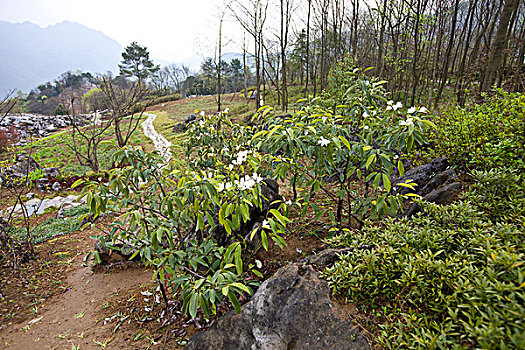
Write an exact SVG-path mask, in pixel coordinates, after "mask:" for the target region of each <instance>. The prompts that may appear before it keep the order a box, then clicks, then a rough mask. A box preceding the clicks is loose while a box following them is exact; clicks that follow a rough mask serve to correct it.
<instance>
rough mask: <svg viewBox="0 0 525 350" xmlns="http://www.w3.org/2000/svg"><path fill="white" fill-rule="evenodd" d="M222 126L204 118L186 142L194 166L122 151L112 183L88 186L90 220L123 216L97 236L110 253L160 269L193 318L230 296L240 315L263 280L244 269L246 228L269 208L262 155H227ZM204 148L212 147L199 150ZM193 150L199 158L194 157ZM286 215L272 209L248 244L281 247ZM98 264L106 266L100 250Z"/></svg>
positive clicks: (160, 275)
mask: <svg viewBox="0 0 525 350" xmlns="http://www.w3.org/2000/svg"><path fill="white" fill-rule="evenodd" d="M217 121H218V119H217V118H214V117H209V118H208V117H205V118H204V119H203V120H201V122H200V123H196V125H195V126H194V127H193V128H192V129H190V131H189V135H188V139H189V140H190V141H189V142H194V144H193V145H189V146H188V149H189V151H188V154H189V156H190V161H189V162H185V161H184V160H180V161H179V163H177V166H176V167H175V168H167V167H163V166H162V164H163V162H164V161H163V159H162V158H161V157H160V156H158V155H157V154H155V153H153V154H151V153H146V152H144V151H142V150H141V149H133V148H124V149H121V150H119V151H117V152H116V153H115V155H114V159H113V162H114V164H117V165H118V164H120V165H122V166H120V167H117V168H115V169H112V170H111V171H110V173H109V181H108V183H107V184H99V183H97V182H88V183H86V186H85V187H84V193H86V194H87V205H88V207H89V208H90V212H91V214H95V215H101V214H102V213H104V212H107V211H109V210H110V208H111V211H113V212H115V213H118V214H119V217H118V219H117V220H115V221H114V222H113V223H112V224H111V225H110V228H109V230H108V231H107V232H105V233H106V234H105V235H101V236H99V237H97V238H98V239H99V240H100V241H101V242H102V243H104V244H105V245H106V246H108V247H109V248H111V249H116V250H125V251H127V252H130V251H131V252H134V253H133V256H132V257H134V256H140V258H141V259H142V261H144V262H145V263H146V265H147V266H151V267H153V268H154V269H155V277H156V279H157V281H158V283H159V284H160V286H161V287H162V289H161V290H162V291H163V293H164V295H165V298H166V299H167V295H166V293H165V292H164V291H165V290H166V288H167V287H171V290H172V291H173V292H174V293H175V294H176V295H175V296H176V297H178V298H181V299H182V300H183V311H185V312H188V313H189V314H190V315H191V316H192V317H195V315H196V313H197V309H198V307H200V308H201V310H202V311H203V312H204V314H205V316H206V317H210V315H211V314H215V312H216V305H217V304H218V303H219V302H221V300H222V299H223V298H224V297H226V298H228V299H229V300H230V302H231V303H232V304H233V306H234V307H235V309H236V310H237V311H239V308H240V304H239V301H238V295H240V294H243V293H251V291H252V290H251V288H250V287H249V285H250V284H252V282H250V279H249V276H250V275H252V273H253V274H255V275H257V276H260V273H259V272H258V271H257V270H255V269H252V267H253V266H251V265H248V267H249V271H245V264H244V263H243V261H242V250H243V247H244V245H245V242H244V240H245V238H246V237H244V236H243V235H241V234H240V233H241V230H240V229H241V227H242V226H243V225H245V224H246V223H247V222H248V221H249V220H250V219H251V217H250V215H251V210H252V208H259V209H260V208H262V206H263V201H264V199H265V198H264V197H263V196H262V194H261V186H262V184H263V178H262V176H260V175H259V174H258V171H259V168H260V167H261V164H260V161H261V157H260V156H259V155H258V154H257V153H256V152H253V151H251V150H243V151H238V152H237V153H236V154H235V155H233V154H231V153H230V151H229V148H228V151H226V150H223V148H224V147H225V145H226V144H227V142H223V140H224V139H223V138H224V135H223V133H224V132H225V131H224V130H226V127H227V126H228V125H227V124H226V123H225V121H226V119H225V118H224V119H222V122H223V123H224V124H223V125H218V124H216V122H217ZM211 126H214V128H213V129H212V128H211ZM241 134H242V131H240V132H239V135H241ZM200 142H202V143H203V144H207V145H210V146H209V147H205V148H202V149H198V148H197V147H196V145H198V144H199V143H200ZM192 150H195V152H196V153H197V155H198V157H197V158H191V156H192ZM277 207H279V205H278V203H277ZM285 209H286V205H285V204H282V205H281V207H280V208H277V209H276V208H273V207H272V208H271V209H270V210H268V212H267V214H266V218H265V220H264V222H263V223H262V225H261V227H260V228H259V229H257V230H253V231H252V232H251V237H249V238H251V239H253V237H254V235H260V239H261V242H262V245H263V247H264V248H265V249H268V241H269V239H272V240H273V241H274V242H275V243H276V244H278V245H280V246H283V245H284V244H285V242H284V240H283V238H282V237H281V234H282V232H284V230H285V227H286V224H287V221H288V218H287V217H286V214H285V212H284V214H283V213H282V212H283V211H284V210H285ZM95 259H96V260H100V257H99V256H98V253H96V252H95Z"/></svg>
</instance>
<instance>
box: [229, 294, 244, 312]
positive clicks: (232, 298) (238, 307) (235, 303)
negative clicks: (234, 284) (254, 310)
mask: <svg viewBox="0 0 525 350" xmlns="http://www.w3.org/2000/svg"><path fill="white" fill-rule="evenodd" d="M228 299H230V301H231V303H232V305H233V308H234V309H235V312H236V313H238V314H239V313H241V304H239V300H238V299H237V297H236V296H235V294H234V293H233V292H232V291H230V292H229V293H228Z"/></svg>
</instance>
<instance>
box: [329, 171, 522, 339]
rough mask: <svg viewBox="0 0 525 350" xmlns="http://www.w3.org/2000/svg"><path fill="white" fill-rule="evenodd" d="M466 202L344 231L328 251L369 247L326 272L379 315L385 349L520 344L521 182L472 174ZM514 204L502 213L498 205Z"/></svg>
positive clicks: (503, 175) (343, 292)
mask: <svg viewBox="0 0 525 350" xmlns="http://www.w3.org/2000/svg"><path fill="white" fill-rule="evenodd" d="M476 178H477V179H478V183H477V184H476V185H475V186H473V187H472V189H471V190H470V191H469V192H468V193H466V194H465V195H464V198H463V200H462V201H460V202H459V203H457V204H452V205H448V206H438V205H435V204H430V203H424V202H422V203H421V205H422V207H423V215H421V216H419V217H416V218H414V219H413V220H412V221H408V220H406V219H403V220H394V219H386V220H385V221H384V223H383V224H384V225H383V226H381V227H378V226H375V227H373V226H367V228H366V229H365V230H363V231H362V232H357V233H353V234H349V233H344V234H341V235H339V236H337V237H335V238H333V239H331V240H330V241H329V243H330V244H331V245H332V246H344V247H347V246H354V247H358V246H361V245H363V244H366V245H372V246H373V248H372V249H371V250H357V251H355V252H354V253H351V254H347V255H345V256H343V257H342V259H341V260H340V261H339V262H337V263H336V264H335V265H334V266H333V267H331V268H328V269H326V270H325V272H324V276H325V277H326V278H327V280H328V283H329V284H330V286H331V287H332V288H333V290H334V291H335V292H336V293H337V294H339V295H340V296H343V297H345V298H346V299H347V300H349V301H350V302H353V303H356V304H361V305H363V306H365V307H366V308H367V309H368V310H370V312H371V313H372V314H373V315H375V316H376V317H378V322H379V325H378V328H377V330H376V335H377V337H376V341H377V342H378V343H379V345H380V346H382V347H385V348H440V349H445V348H447V349H448V348H465V349H468V348H484V349H495V348H500V349H505V348H515V349H518V348H523V346H524V345H525V324H524V323H523V315H524V314H525V269H524V266H525V265H524V263H525V246H524V245H523V241H524V238H525V237H524V236H525V235H524V231H523V226H522V225H523V220H524V219H525V216H524V215H523V214H524V211H523V208H524V206H525V196H524V195H525V186H524V185H523V180H524V178H523V176H518V175H516V174H515V173H509V172H507V171H499V172H495V171H494V172H491V173H486V172H478V173H477V174H476ZM505 205H509V206H512V207H517V208H518V209H517V210H515V211H513V215H510V216H509V215H504V214H503V213H504V212H503V211H502V209H503V208H502V206H505Z"/></svg>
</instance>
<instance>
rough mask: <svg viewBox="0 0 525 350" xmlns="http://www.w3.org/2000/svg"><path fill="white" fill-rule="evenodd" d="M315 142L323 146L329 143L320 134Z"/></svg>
mask: <svg viewBox="0 0 525 350" xmlns="http://www.w3.org/2000/svg"><path fill="white" fill-rule="evenodd" d="M317 144H318V145H321V146H323V147H324V146H328V145H329V144H330V140H327V139H325V138H324V137H323V136H321V139H320V140H319V141H317Z"/></svg>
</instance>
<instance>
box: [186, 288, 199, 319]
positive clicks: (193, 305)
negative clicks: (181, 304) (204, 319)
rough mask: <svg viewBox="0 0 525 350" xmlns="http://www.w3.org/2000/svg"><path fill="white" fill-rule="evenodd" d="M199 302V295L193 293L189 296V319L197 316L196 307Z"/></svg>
mask: <svg viewBox="0 0 525 350" xmlns="http://www.w3.org/2000/svg"><path fill="white" fill-rule="evenodd" d="M198 301H199V294H198V293H194V294H192V295H191V298H190V303H189V305H188V311H189V312H190V316H191V318H195V317H196V316H197V306H198Z"/></svg>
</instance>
